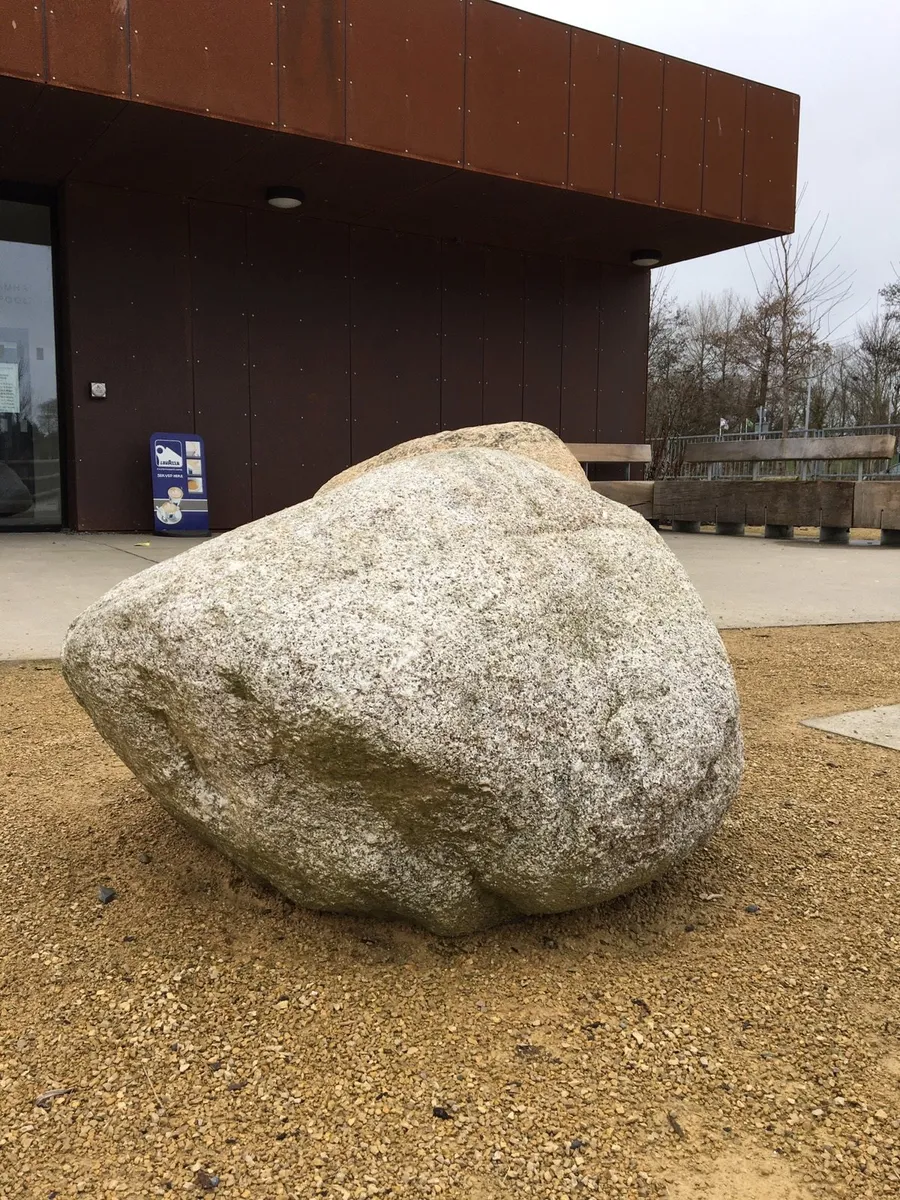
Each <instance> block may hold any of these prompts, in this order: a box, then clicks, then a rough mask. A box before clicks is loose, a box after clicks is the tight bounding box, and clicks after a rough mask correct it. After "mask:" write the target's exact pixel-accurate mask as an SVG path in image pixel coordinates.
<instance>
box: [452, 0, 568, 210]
mask: <svg viewBox="0 0 900 1200" xmlns="http://www.w3.org/2000/svg"><path fill="white" fill-rule="evenodd" d="M569 49H570V35H569V28H568V26H567V25H560V24H559V23H558V22H556V21H548V20H545V19H544V18H543V17H535V16H532V15H531V14H530V13H523V12H518V11H517V10H516V9H512V8H504V7H503V5H500V4H493V3H491V0H468V19H467V26H466V166H467V167H471V168H473V169H474V170H477V171H489V172H492V173H493V174H496V175H507V176H510V177H514V178H517V179H531V180H533V181H534V182H535V183H549V184H554V185H555V186H556V187H565V186H566V174H567V160H568V140H569V138H568V133H569V65H570V64H569Z"/></svg>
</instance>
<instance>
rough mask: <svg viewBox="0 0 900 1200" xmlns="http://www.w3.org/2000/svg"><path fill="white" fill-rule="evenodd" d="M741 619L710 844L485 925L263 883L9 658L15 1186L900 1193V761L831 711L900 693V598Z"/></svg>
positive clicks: (1, 695)
mask: <svg viewBox="0 0 900 1200" xmlns="http://www.w3.org/2000/svg"><path fill="white" fill-rule="evenodd" d="M726 641H727V644H728V647H729V650H730V652H731V654H732V656H733V658H734V662H735V666H736V668H737V672H738V676H739V680H740V686H741V692H742V697H743V704H744V722H745V732H746V737H747V757H748V770H747V776H746V782H745V786H744V789H743V792H742V795H741V797H740V799H739V801H738V803H737V805H736V807H735V809H734V811H733V815H732V816H731V817H730V818H729V819H728V820H727V822H726V824H725V826H724V827H723V828H722V830H721V831H720V833H719V834H718V835H717V836H716V837H715V839H714V840H713V842H712V843H711V844H710V846H709V847H708V848H707V849H706V850H705V851H703V852H702V853H699V854H697V855H696V856H694V858H693V859H692V860H691V861H690V862H689V863H688V864H687V865H686V866H685V867H684V868H683V869H682V870H681V871H680V872H679V873H678V874H677V875H676V876H675V877H674V878H670V879H668V880H667V881H666V882H664V883H661V884H657V885H654V886H652V887H650V888H647V889H644V890H643V891H641V892H640V893H638V894H635V895H633V896H631V897H629V898H626V899H624V900H621V901H618V902H616V903H614V904H612V905H610V906H607V907H605V908H603V909H600V910H590V911H586V912H583V913H576V914H572V915H569V916H564V917H554V918H542V919H537V920H527V921H522V922H520V923H518V924H514V925H509V926H506V927H504V928H501V929H499V930H496V931H493V932H491V933H489V934H482V935H478V936H475V937H470V938H464V939H460V940H457V941H446V940H441V939H439V938H436V937H432V936H429V935H426V934H422V933H419V932H416V931H415V930H412V929H410V928H407V927H404V926H401V925H387V924H382V923H376V922H368V921H365V920H355V919H348V918H338V917H330V916H322V915H315V914H310V913H304V912H301V911H296V910H293V909H292V908H291V907H290V906H289V905H288V904H286V903H285V902H283V901H282V900H281V899H280V898H279V897H278V896H276V895H274V894H273V893H270V892H267V891H262V890H259V889H257V888H255V887H253V886H252V885H250V884H249V883H248V882H247V881H246V880H244V879H243V878H242V877H240V876H239V875H238V874H237V873H235V872H233V871H232V870H231V869H230V867H229V866H228V865H227V863H225V862H224V861H223V860H222V859H221V858H220V857H219V856H218V855H217V854H215V853H214V852H212V851H210V850H208V849H206V848H204V847H201V846H199V845H197V844H196V843H195V842H194V841H193V840H192V839H191V837H190V836H189V835H188V834H187V833H185V832H183V831H182V830H181V829H180V828H179V827H178V826H176V825H175V823H174V822H173V821H172V820H171V819H169V818H168V817H167V816H166V815H165V814H163V813H162V812H161V811H158V810H157V808H156V806H155V805H154V804H152V803H151V802H150V801H149V800H148V799H147V797H146V796H145V795H144V793H143V792H142V790H141V789H140V787H138V786H137V785H136V783H135V782H134V781H133V779H132V778H131V777H130V775H129V774H128V772H127V771H126V770H125V768H124V767H122V766H121V765H120V764H119V763H118V762H117V760H116V759H115V758H113V756H112V755H111V754H110V753H109V752H108V751H107V750H106V749H105V748H104V746H103V745H102V744H101V742H100V741H99V738H98V737H97V736H96V734H95V733H94V732H93V730H92V728H91V727H90V726H89V724H88V722H87V720H86V718H85V717H84V716H83V714H82V713H81V712H80V711H79V710H78V709H77V707H76V705H75V704H74V702H73V701H72V699H71V698H70V697H69V695H68V693H67V691H66V689H65V686H64V684H63V682H62V680H61V678H60V676H59V674H58V672H57V669H56V668H55V666H51V665H46V664H34V663H30V664H24V665H15V664H14V665H11V666H8V667H3V668H2V669H0V807H2V821H0V883H2V887H0V1096H2V1101H0V1197H2V1198H3V1200H19V1198H20V1197H28V1198H29V1200H31V1198H46V1200H49V1198H51V1197H57V1198H59V1200H68V1198H69V1197H74V1196H84V1197H90V1198H91V1200H106V1198H112V1197H115V1198H116V1200H126V1198H128V1200H147V1198H148V1197H154V1196H164V1195H166V1194H168V1193H173V1194H174V1193H178V1194H184V1195H188V1196H202V1195H207V1196H208V1195H216V1196H221V1197H224V1198H228V1200H234V1198H237V1197H243V1198H246V1200H274V1198H276V1197H296V1198H298V1200H306V1198H307V1197H319V1196H328V1197H331V1198H333V1200H345V1198H348V1197H364V1196H391V1197H409V1198H413V1200H418V1198H419V1197H422V1198H425V1197H431V1196H447V1197H454V1198H455V1197H460V1198H465V1200H469V1198H471V1200H494V1198H498V1200H499V1198H501V1197H502V1198H504V1200H505V1198H507V1197H508V1198H510V1200H513V1198H515V1200H520V1198H523V1197H540V1198H541V1200H561V1198H562V1197H571V1196H591V1195H595V1196H598V1197H603V1198H604V1200H617V1198H623V1197H642V1196H649V1197H656V1196H669V1197H672V1198H675V1200H682V1198H683V1200H687V1198H688V1197H701V1198H702V1197H706V1198H709V1200H806V1198H807V1197H812V1196H829V1197H830V1196H852V1197H857V1196H859V1197H862V1196H865V1197H896V1196H897V1195H898V1193H900V1095H898V1093H900V999H898V997H900V990H898V983H900V971H898V954H897V952H898V945H900V917H898V913H897V889H898V876H900V816H898V805H897V798H898V794H900V755H898V754H897V753H896V752H895V751H891V750H886V749H880V748H878V747H874V746H868V745H864V744H862V743H857V742H852V741H847V740H842V739H840V738H837V737H834V736H831V735H828V734H825V733H822V732H819V731H816V730H812V729H807V728H803V727H801V726H799V725H798V724H797V722H798V720H799V719H800V718H802V717H805V716H811V715H814V714H821V713H829V712H837V711H840V710H843V709H854V708H862V707H865V706H868V705H874V704H888V703H897V702H898V701H900V679H898V673H897V658H898V648H900V626H896V625H895V626H888V625H885V626H871V625H870V626H845V627H838V628H827V629H818V628H817V629H799V630H798V629H777V630H772V631H759V630H756V631H752V632H749V631H748V632H732V633H729V634H727V635H726ZM100 887H109V888H113V889H115V892H116V893H117V894H116V897H115V898H114V899H113V900H111V901H110V902H109V903H107V904H101V903H100V902H99V899H98V889H99V888H100ZM54 1092H56V1093H57V1094H56V1095H54V1094H53V1093H54Z"/></svg>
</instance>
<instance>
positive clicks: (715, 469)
mask: <svg viewBox="0 0 900 1200" xmlns="http://www.w3.org/2000/svg"><path fill="white" fill-rule="evenodd" d="M867 433H892V434H895V435H896V437H897V439H898V443H900V425H852V426H842V427H832V428H828V429H809V430H807V429H792V430H790V432H789V433H788V437H792V438H807V437H808V438H820V437H846V436H849V435H859V434H867ZM782 436H783V435H782V432H781V430H780V429H769V430H764V431H763V432H762V433H759V432H757V431H756V430H752V431H751V432H749V433H723V434H721V435H719V436H717V435H716V434H695V435H691V436H688V437H677V438H669V439H668V440H660V439H656V440H655V441H653V442H652V445H653V460H652V466H651V473H652V475H653V478H654V479H773V478H777V479H783V478H785V477H787V478H792V477H793V478H800V479H826V478H827V479H884V478H897V479H898V482H900V463H898V459H897V455H895V456H894V458H893V459H891V460H888V459H884V458H877V459H876V458H870V459H834V460H824V461H816V460H806V461H802V462H797V461H796V460H784V459H771V460H769V461H763V462H755V463H747V462H726V463H686V462H685V461H684V451H685V447H687V446H689V445H691V444H692V443H697V442H705V443H709V442H744V441H756V440H759V441H766V440H768V441H780V440H781V438H782Z"/></svg>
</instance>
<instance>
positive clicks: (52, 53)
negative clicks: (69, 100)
mask: <svg viewBox="0 0 900 1200" xmlns="http://www.w3.org/2000/svg"><path fill="white" fill-rule="evenodd" d="M47 53H48V61H49V65H50V83H55V84H59V85H61V86H63V87H70V88H82V89H84V90H85V91H89V92H101V93H103V94H104V95H107V96H127V95H128V93H129V87H128V27H127V23H126V13H125V6H124V5H121V6H119V5H117V4H109V3H99V4H98V3H97V0H53V3H52V5H48V8H47Z"/></svg>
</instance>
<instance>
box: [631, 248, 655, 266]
mask: <svg viewBox="0 0 900 1200" xmlns="http://www.w3.org/2000/svg"><path fill="white" fill-rule="evenodd" d="M661 262H662V252H661V251H660V250H634V251H632V254H631V265H632V266H633V267H658V266H659V264H660V263H661Z"/></svg>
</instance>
